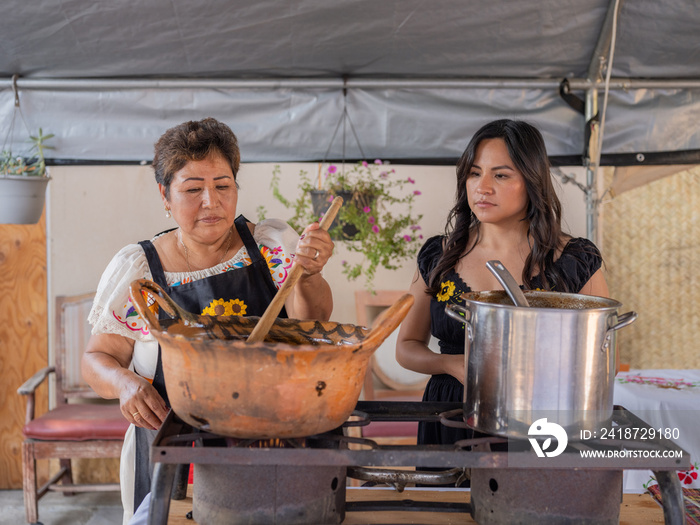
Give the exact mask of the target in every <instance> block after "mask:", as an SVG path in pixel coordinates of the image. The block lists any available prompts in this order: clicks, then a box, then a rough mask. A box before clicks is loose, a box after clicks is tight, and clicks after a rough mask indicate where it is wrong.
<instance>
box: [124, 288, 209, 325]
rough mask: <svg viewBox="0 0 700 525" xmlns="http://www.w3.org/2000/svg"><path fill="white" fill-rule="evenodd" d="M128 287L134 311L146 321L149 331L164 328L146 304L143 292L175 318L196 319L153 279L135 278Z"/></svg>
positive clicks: (192, 320)
mask: <svg viewBox="0 0 700 525" xmlns="http://www.w3.org/2000/svg"><path fill="white" fill-rule="evenodd" d="M129 289H130V294H129V295H130V296H131V302H132V303H133V304H134V308H136V311H137V312H138V313H139V315H140V316H141V318H142V319H143V320H144V321H146V324H147V325H148V327H149V329H150V330H151V331H155V332H163V331H164V330H163V328H162V327H161V325H160V321H159V320H158V316H157V315H155V314H154V313H153V311H152V310H151V309H150V308H149V307H148V305H146V300H145V299H144V295H143V292H149V293H150V295H151V296H153V298H154V299H155V301H156V303H158V306H159V307H161V308H162V309H163V310H164V311H165V313H166V314H168V315H169V316H170V317H172V318H174V319H175V320H177V319H180V318H182V319H184V320H185V321H187V322H190V323H196V319H195V317H194V316H193V315H192V314H191V313H189V312H187V311H185V310H183V309H182V308H180V307H179V306H178V305H177V304H176V303H175V301H173V300H172V299H171V298H170V296H169V295H168V294H166V293H165V290H163V289H162V288H161V287H160V286H158V285H157V284H156V283H154V282H153V281H149V280H148V279H137V280H135V281H133V282H132V283H131V285H130V286H129Z"/></svg>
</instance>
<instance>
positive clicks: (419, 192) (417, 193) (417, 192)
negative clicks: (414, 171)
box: [413, 190, 423, 195]
mask: <svg viewBox="0 0 700 525" xmlns="http://www.w3.org/2000/svg"><path fill="white" fill-rule="evenodd" d="M422 194H423V192H421V191H420V190H415V191H414V192H413V195H422Z"/></svg>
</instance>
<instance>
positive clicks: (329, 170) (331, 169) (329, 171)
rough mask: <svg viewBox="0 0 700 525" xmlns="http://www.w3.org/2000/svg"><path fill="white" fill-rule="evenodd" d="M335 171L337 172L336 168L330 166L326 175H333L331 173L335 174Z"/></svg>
mask: <svg viewBox="0 0 700 525" xmlns="http://www.w3.org/2000/svg"><path fill="white" fill-rule="evenodd" d="M336 171H338V168H337V167H336V166H334V165H333V164H331V165H330V166H328V173H329V174H333V173H335V172H336Z"/></svg>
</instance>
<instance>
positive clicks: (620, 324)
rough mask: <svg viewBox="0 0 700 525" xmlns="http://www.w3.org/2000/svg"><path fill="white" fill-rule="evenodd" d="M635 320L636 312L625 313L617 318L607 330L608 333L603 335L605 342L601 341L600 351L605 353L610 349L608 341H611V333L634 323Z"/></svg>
mask: <svg viewBox="0 0 700 525" xmlns="http://www.w3.org/2000/svg"><path fill="white" fill-rule="evenodd" d="M636 320H637V312H627V313H624V314H622V315H620V316H618V318H617V323H615V324H614V325H613V326H611V327H610V328H608V331H607V332H606V334H605V341H603V346H602V347H601V350H602V351H603V352H605V351H607V350H608V348H610V340H611V339H612V335H613V332H615V331H617V330H619V329H620V328H624V327H625V326H627V325H630V324H632V323H634V322H635V321H636Z"/></svg>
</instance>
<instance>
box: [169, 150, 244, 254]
mask: <svg viewBox="0 0 700 525" xmlns="http://www.w3.org/2000/svg"><path fill="white" fill-rule="evenodd" d="M159 187H160V193H161V196H162V198H163V202H164V203H165V205H166V206H167V207H169V208H170V211H171V213H172V215H173V218H174V219H175V222H177V224H178V225H179V226H180V228H181V229H182V231H183V233H185V234H187V235H188V236H189V237H191V238H193V239H194V240H196V241H198V242H202V243H213V242H216V241H217V240H218V239H220V238H221V236H222V235H225V234H226V233H227V231H228V230H229V228H231V225H232V224H233V221H234V219H235V218H236V205H237V203H238V188H236V181H235V179H234V178H233V172H232V171H231V166H230V164H229V163H228V162H227V161H226V159H224V157H223V156H222V155H221V154H220V153H218V152H214V153H212V154H210V155H209V156H208V157H206V158H205V159H203V160H192V161H189V162H188V163H187V164H185V166H184V167H183V168H182V169H181V170H179V171H177V172H175V174H174V175H173V180H172V182H171V183H170V198H169V199H166V197H165V187H164V186H162V185H159Z"/></svg>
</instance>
